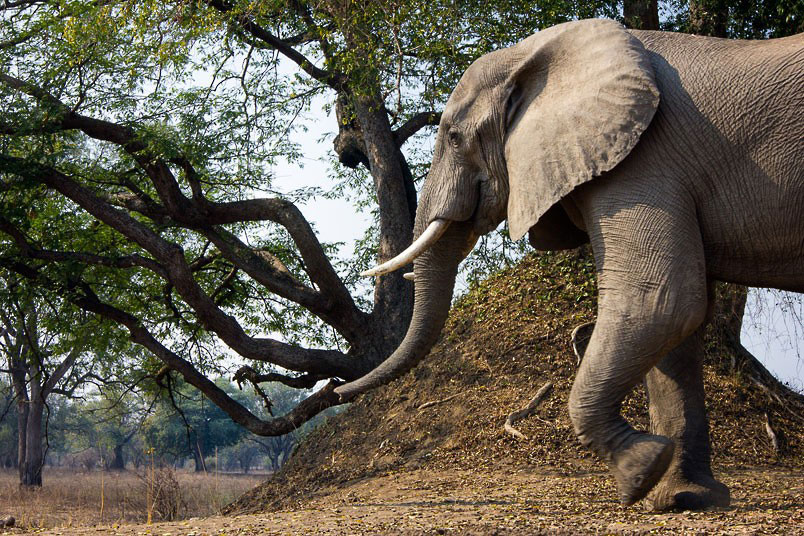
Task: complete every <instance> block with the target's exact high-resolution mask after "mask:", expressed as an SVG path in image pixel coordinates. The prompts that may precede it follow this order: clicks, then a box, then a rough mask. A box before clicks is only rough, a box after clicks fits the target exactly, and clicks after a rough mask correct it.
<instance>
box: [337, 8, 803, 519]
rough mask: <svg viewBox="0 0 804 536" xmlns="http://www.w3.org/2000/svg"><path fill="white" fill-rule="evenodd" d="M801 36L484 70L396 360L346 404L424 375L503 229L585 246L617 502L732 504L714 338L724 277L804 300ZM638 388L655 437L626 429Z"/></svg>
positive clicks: (554, 31) (441, 172)
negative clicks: (473, 264)
mask: <svg viewBox="0 0 804 536" xmlns="http://www.w3.org/2000/svg"><path fill="white" fill-rule="evenodd" d="M803 160H804V34H802V35H798V36H794V37H788V38H784V39H776V40H769V41H733V40H725V39H713V38H704V37H696V36H691V35H683V34H673V33H662V32H649V31H628V30H626V29H624V28H623V27H622V26H620V25H619V24H617V23H616V22H613V21H607V20H588V21H577V22H570V23H566V24H562V25H559V26H555V27H553V28H550V29H547V30H544V31H541V32H538V33H536V34H535V35H533V36H531V37H529V38H527V39H525V40H524V41H522V42H520V43H518V44H517V45H515V46H513V47H511V48H508V49H504V50H499V51H496V52H493V53H491V54H488V55H486V56H483V57H482V58H480V59H478V60H477V61H476V62H475V63H474V64H472V65H471V66H470V67H469V69H468V70H467V71H466V73H465V74H464V75H463V77H462V78H461V81H460V82H459V84H458V86H457V87H456V88H455V91H454V92H453V93H452V95H451V96H450V98H449V101H448V103H447V105H446V108H445V110H444V113H443V116H442V119H441V124H440V126H439V131H438V136H437V140H436V145H435V155H434V157H433V164H432V167H431V169H430V173H429V175H428V178H427V180H426V182H425V184H424V187H423V190H422V193H421V200H420V203H419V208H418V212H417V215H416V224H415V235H416V236H417V237H418V238H417V240H416V241H415V242H414V244H412V245H411V247H410V248H408V250H406V251H405V252H404V253H403V254H401V255H400V256H399V257H397V258H395V259H392V260H391V261H389V262H388V263H386V264H384V265H382V266H380V267H378V268H377V269H374V270H373V271H370V272H369V274H370V275H378V274H382V273H386V272H387V271H389V270H392V269H395V268H398V267H401V266H404V265H407V264H409V263H410V262H411V260H412V259H413V258H415V262H414V274H415V276H414V277H415V308H414V313H413V319H412V321H411V324H410V327H409V330H408V332H407V335H406V337H405V339H404V340H403V342H402V343H401V344H400V346H399V348H398V349H397V350H396V351H395V352H394V353H393V354H392V355H391V356H390V357H389V358H388V359H387V360H386V361H385V362H384V363H382V364H381V365H379V366H378V367H377V368H376V369H375V370H374V371H372V372H371V373H369V374H368V375H366V376H364V377H363V378H361V379H359V380H356V381H354V382H352V383H348V384H346V385H343V386H341V387H339V388H338V389H337V392H338V393H339V394H340V395H341V397H342V399H344V400H349V399H351V398H353V397H354V396H355V395H357V394H359V393H361V392H364V391H366V390H368V389H371V388H373V387H376V386H378V385H381V384H384V383H387V382H389V381H391V380H393V379H394V378H397V377H399V376H400V375H402V374H404V373H405V372H406V371H408V370H409V369H410V368H412V367H413V366H415V364H416V363H418V361H419V360H421V359H422V358H423V357H424V356H425V355H426V354H427V353H428V352H429V350H430V348H431V347H432V345H433V344H434V343H435V341H436V339H437V338H438V335H439V332H440V331H441V328H442V327H443V324H444V321H445V319H446V317H447V312H448V310H449V306H450V300H451V297H452V289H453V286H454V281H455V276H456V272H457V268H458V264H459V262H460V261H461V260H462V259H463V258H464V256H465V255H466V254H467V253H468V252H469V251H470V250H471V248H472V247H473V245H474V243H475V242H476V239H477V237H478V236H479V235H481V234H483V233H486V232H489V231H490V230H492V229H494V228H495V227H497V225H498V224H499V223H500V222H501V221H502V220H503V219H505V218H507V220H508V225H509V229H510V234H511V237H512V238H513V239H515V240H516V239H518V238H520V237H522V236H524V234H525V233H528V235H529V238H530V243H531V244H532V245H533V246H534V247H535V248H537V249H565V248H572V247H575V246H578V245H580V244H582V243H584V242H587V241H589V242H591V246H592V250H593V252H594V256H595V261H596V266H597V272H598V284H599V289H600V290H599V300H598V315H597V323H596V326H595V328H594V331H593V333H592V336H591V339H590V341H589V345H588V348H587V350H586V353H585V355H584V359H583V361H582V363H581V365H580V368H579V370H578V373H577V377H576V378H575V382H574V385H573V388H572V392H571V395H570V403H569V411H570V416H571V419H572V422H573V425H574V427H575V431H576V433H577V434H578V437H579V439H580V441H581V442H582V443H583V444H584V445H585V446H587V447H589V448H591V449H593V450H594V451H595V452H596V453H597V454H598V455H599V456H600V457H601V458H602V459H604V460H605V461H606V462H607V463H608V464H609V467H610V469H611V471H612V473H613V475H614V477H615V479H616V482H617V488H618V492H619V497H620V500H621V502H622V503H623V504H626V505H628V504H633V503H635V502H636V501H639V500H641V499H643V498H646V497H647V502H648V503H649V505H651V506H652V507H653V508H654V509H669V508H702V507H706V506H711V505H718V506H725V505H728V504H729V491H728V488H726V486H724V485H723V484H722V483H720V482H719V481H717V480H716V479H715V478H714V477H713V474H712V471H711V468H710V445H709V430H708V424H707V419H706V412H705V408H704V392H703V382H702V359H703V346H702V331H703V330H702V329H701V328H702V325H703V324H704V323H705V320H706V318H707V310H708V308H709V306H710V304H711V295H710V289H711V284H712V281H713V280H720V281H728V282H733V283H739V284H743V285H751V286H763V287H775V288H779V289H785V290H790V291H796V292H802V291H804V161H803ZM643 378H646V383H647V387H648V391H649V395H650V416H651V432H652V433H644V432H639V431H636V430H634V428H632V427H631V425H629V424H628V423H627V422H626V421H625V419H623V418H622V416H621V414H620V406H621V402H622V400H623V398H624V397H625V396H626V394H627V393H628V392H629V391H630V390H631V389H632V388H633V387H634V386H635V385H636V384H637V383H638V382H640V381H641V380H642V379H643Z"/></svg>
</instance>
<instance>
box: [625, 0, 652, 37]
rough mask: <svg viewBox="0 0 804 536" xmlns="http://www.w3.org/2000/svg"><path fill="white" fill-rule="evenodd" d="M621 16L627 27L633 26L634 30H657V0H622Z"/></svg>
mask: <svg viewBox="0 0 804 536" xmlns="http://www.w3.org/2000/svg"><path fill="white" fill-rule="evenodd" d="M623 18H624V19H625V25H626V27H628V28H634V29H635V30H658V29H659V3H658V0H624V1H623Z"/></svg>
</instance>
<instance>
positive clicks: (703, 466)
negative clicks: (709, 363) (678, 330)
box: [645, 326, 730, 511]
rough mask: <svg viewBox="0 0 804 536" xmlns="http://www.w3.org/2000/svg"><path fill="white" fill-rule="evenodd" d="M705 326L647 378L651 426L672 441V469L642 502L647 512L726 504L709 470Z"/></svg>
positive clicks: (726, 494) (722, 487) (724, 492)
mask: <svg viewBox="0 0 804 536" xmlns="http://www.w3.org/2000/svg"><path fill="white" fill-rule="evenodd" d="M703 359H704V328H703V326H702V327H701V328H699V329H698V330H697V331H696V332H695V333H694V334H692V335H691V336H689V337H687V338H686V339H685V340H684V341H683V342H682V343H681V344H680V345H679V346H677V347H675V348H674V349H673V350H671V351H670V353H669V354H667V355H666V356H665V357H664V359H662V361H661V362H660V363H659V364H658V365H656V366H655V367H654V368H653V369H652V370H651V371H650V372H648V375H647V377H646V383H647V389H648V398H649V401H650V427H651V432H652V433H654V434H661V435H663V436H666V437H669V438H670V439H671V440H672V441H673V443H675V452H674V453H673V459H672V461H671V463H670V467H669V468H668V470H667V472H666V473H665V475H664V477H662V480H661V481H660V482H659V484H658V485H657V486H656V487H655V488H653V490H652V491H651V492H650V494H649V495H648V497H647V499H646V500H645V506H646V508H647V509H649V510H654V511H663V510H698V509H701V508H706V507H710V506H721V507H723V506H728V505H729V502H730V496H729V489H728V488H727V487H726V486H725V485H724V484H723V483H721V482H719V481H717V480H716V479H715V477H714V475H713V474H712V468H711V464H710V462H711V448H710V444H709V423H708V422H707V418H706V407H705V405H704V388H703Z"/></svg>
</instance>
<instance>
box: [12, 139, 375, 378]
mask: <svg viewBox="0 0 804 536" xmlns="http://www.w3.org/2000/svg"><path fill="white" fill-rule="evenodd" d="M0 169H5V170H8V171H10V172H12V173H15V174H19V175H22V176H25V177H28V178H30V179H32V180H37V181H39V182H41V183H43V184H45V185H47V186H49V187H50V188H53V189H55V190H57V191H58V192H60V193H61V194H62V195H64V196H65V197H67V198H69V199H71V200H72V201H74V202H75V203H76V204H78V205H79V206H81V207H82V208H83V209H84V210H86V211H87V212H88V213H90V214H91V215H93V216H94V217H95V218H97V219H98V220H100V221H102V222H103V223H105V224H106V225H108V226H109V227H111V228H113V229H115V230H117V231H118V232H119V233H121V234H122V235H123V236H125V237H126V238H128V239H129V240H131V241H133V242H135V243H136V244H138V245H139V246H140V247H142V248H143V249H145V250H146V251H148V252H149V253H150V254H151V255H153V256H154V258H155V259H157V261H159V262H160V263H161V264H162V265H163V266H164V268H165V270H166V272H167V279H168V281H169V282H170V283H171V284H172V285H173V286H174V287H175V288H176V290H177V291H178V293H179V295H180V296H181V297H182V298H183V299H184V300H185V301H186V302H187V303H188V304H189V305H190V306H191V307H192V308H193V310H194V311H195V313H196V316H197V317H198V319H199V320H200V321H201V323H202V325H203V326H204V327H205V328H206V329H208V330H209V331H211V332H214V333H216V334H217V335H218V336H219V337H220V338H221V339H222V340H223V341H224V342H225V343H226V344H227V345H228V346H230V347H231V348H232V349H233V350H235V351H236V352H237V353H239V354H240V355H242V356H243V357H246V358H248V359H256V360H259V361H269V362H271V363H274V364H276V365H279V366H281V367H283V368H286V369H289V370H298V371H304V372H311V373H321V374H328V375H330V376H338V377H342V378H347V379H348V378H352V377H354V376H355V375H356V372H357V369H358V368H359V367H356V366H355V365H356V363H355V360H345V359H344V355H343V354H342V353H341V352H337V351H334V350H313V349H303V348H299V347H296V346H292V345H289V344H286V343H282V342H279V341H276V340H273V339H269V338H256V337H250V336H249V335H247V334H246V332H245V331H244V330H243V328H242V327H241V326H240V324H239V323H238V322H237V320H236V319H235V318H233V317H232V316H230V315H228V314H226V313H224V312H223V311H221V310H220V308H219V307H218V306H217V304H215V302H214V301H213V300H212V299H211V298H210V296H209V295H207V294H206V293H205V292H204V290H203V289H202V288H201V287H200V285H199V284H198V282H197V281H196V280H195V278H194V277H193V273H192V270H191V269H190V267H189V266H188V264H187V260H186V259H185V257H184V251H183V250H182V248H181V247H179V246H178V245H176V244H173V243H171V242H168V241H166V240H164V239H162V238H161V237H160V236H159V235H157V234H156V233H154V232H153V231H152V230H151V229H149V228H148V227H146V226H145V225H143V224H142V223H140V222H139V221H137V220H135V219H134V218H132V217H131V216H129V215H128V214H127V213H125V212H123V211H121V210H119V209H116V208H114V207H112V206H110V205H109V204H108V203H105V202H104V201H103V200H102V199H100V198H99V197H98V196H96V195H95V194H94V193H93V192H92V191H91V190H89V189H87V188H86V187H84V186H82V185H80V184H78V183H76V182H75V181H73V180H72V179H70V178H69V177H67V176H66V175H64V174H63V173H61V172H60V171H58V170H55V169H53V168H50V167H47V166H42V165H39V164H31V163H28V162H25V161H24V160H22V159H19V158H15V157H9V156H6V155H0ZM357 375H359V372H357Z"/></svg>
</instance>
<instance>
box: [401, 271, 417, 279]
mask: <svg viewBox="0 0 804 536" xmlns="http://www.w3.org/2000/svg"><path fill="white" fill-rule="evenodd" d="M402 277H404V278H405V279H407V280H408V281H416V274H414V273H413V272H405V273H404V274H402Z"/></svg>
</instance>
